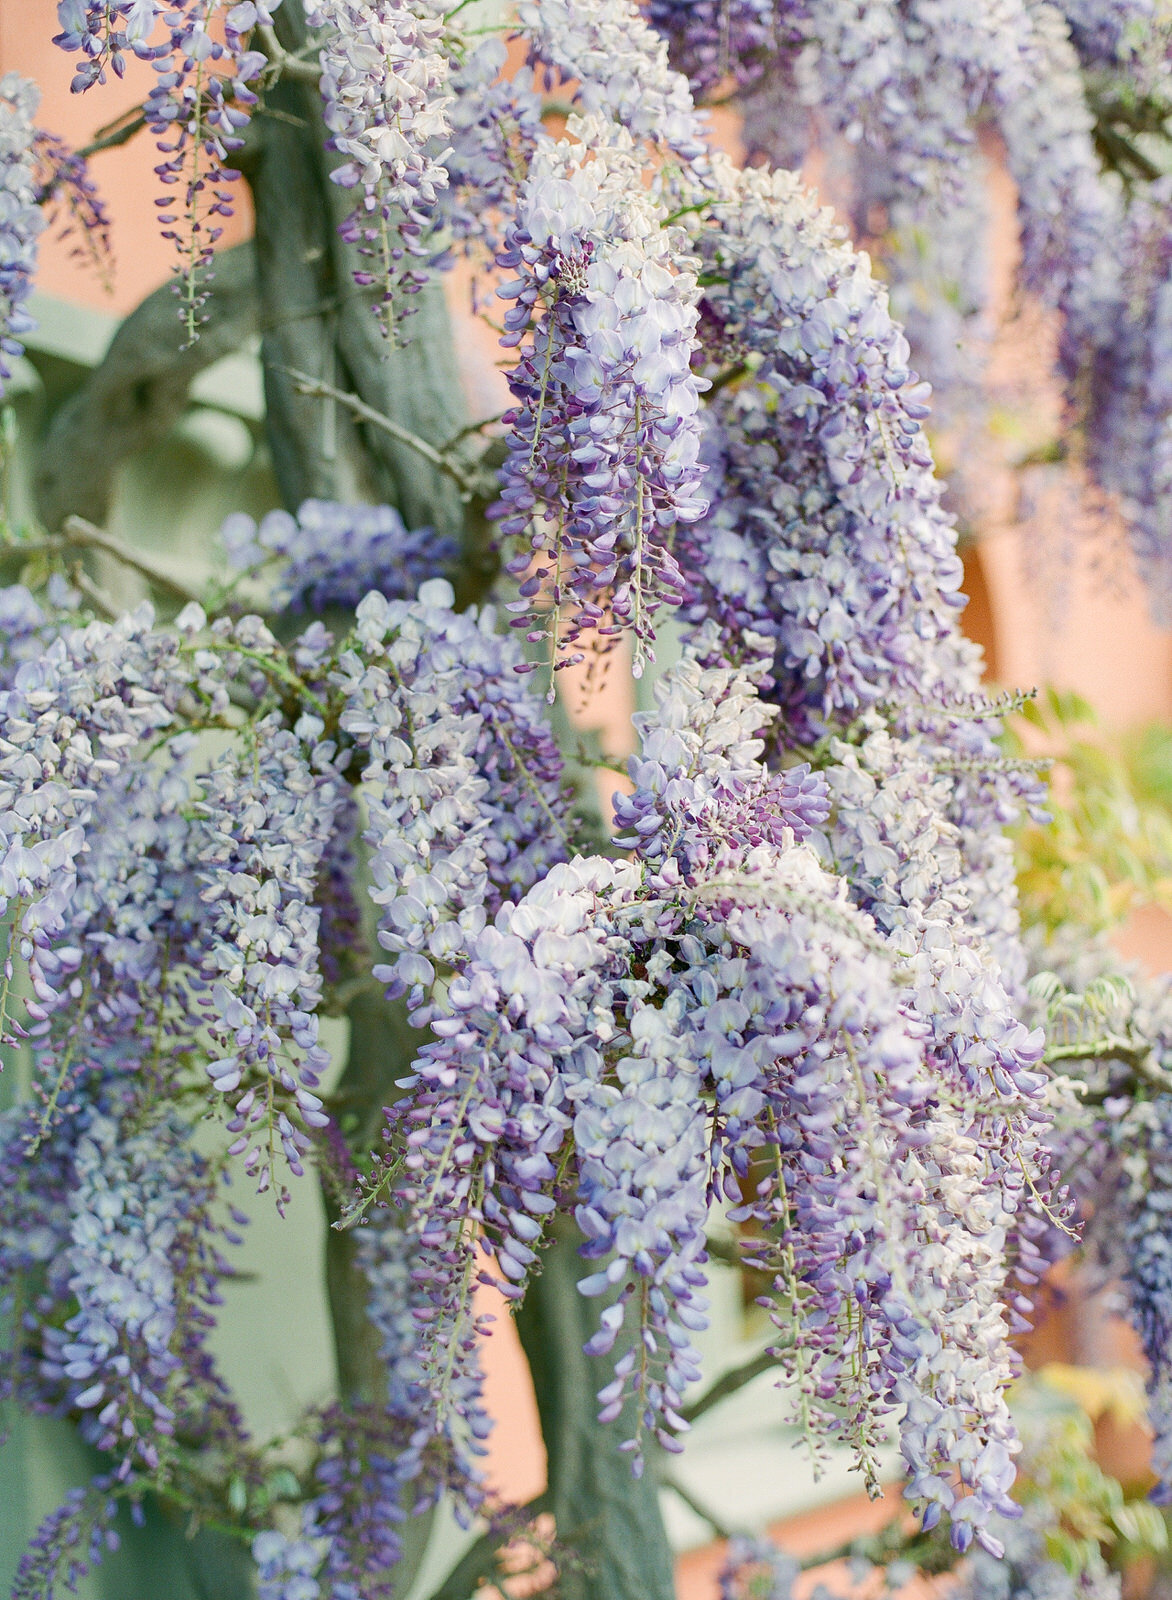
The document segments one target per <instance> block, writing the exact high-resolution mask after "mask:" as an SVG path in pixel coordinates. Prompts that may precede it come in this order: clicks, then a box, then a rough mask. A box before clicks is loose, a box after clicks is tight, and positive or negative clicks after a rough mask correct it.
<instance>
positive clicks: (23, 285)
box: [0, 72, 45, 394]
mask: <svg viewBox="0 0 1172 1600" xmlns="http://www.w3.org/2000/svg"><path fill="white" fill-rule="evenodd" d="M39 103H40V92H39V90H38V89H37V87H36V85H35V84H33V83H30V82H29V80H28V79H27V78H22V77H20V75H19V74H18V73H15V72H6V73H5V74H4V76H3V77H0V394H3V392H4V386H5V384H6V383H7V382H8V380H9V378H11V376H12V368H11V365H10V362H11V360H12V358H13V357H15V356H19V355H21V354H22V353H23V350H24V345H23V343H22V342H21V335H22V334H26V333H28V332H29V330H30V329H31V328H32V327H33V326H34V323H33V320H32V318H31V317H30V316H29V313H28V310H27V309H26V306H25V302H26V300H27V299H28V297H29V295H30V294H31V292H32V286H33V274H34V272H35V271H36V265H37V241H38V240H39V238H40V235H41V231H42V229H43V228H44V226H45V219H44V216H43V214H42V212H41V207H40V205H39V203H38V190H37V181H36V148H35V138H36V135H35V130H34V128H33V120H32V119H33V117H34V116H35V115H36V111H37V106H38V104H39Z"/></svg>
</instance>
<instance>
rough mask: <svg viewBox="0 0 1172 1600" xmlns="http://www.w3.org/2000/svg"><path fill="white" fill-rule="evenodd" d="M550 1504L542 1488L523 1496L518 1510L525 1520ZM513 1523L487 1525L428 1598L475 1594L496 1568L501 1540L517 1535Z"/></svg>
mask: <svg viewBox="0 0 1172 1600" xmlns="http://www.w3.org/2000/svg"><path fill="white" fill-rule="evenodd" d="M549 1506H550V1493H549V1490H548V1489H543V1490H542V1492H541V1493H540V1494H539V1495H535V1496H534V1498H533V1499H532V1500H527V1501H526V1502H525V1504H524V1505H523V1506H521V1507H520V1510H521V1511H523V1512H527V1513H528V1515H529V1520H530V1521H532V1520H533V1518H534V1517H538V1516H540V1515H541V1513H542V1512H543V1511H548V1510H549ZM517 1532H518V1530H517V1527H516V1525H515V1522H514V1525H513V1526H511V1527H508V1526H506V1527H503V1528H489V1529H488V1530H487V1532H485V1533H482V1534H481V1536H480V1538H479V1539H477V1541H476V1543H475V1544H474V1545H473V1546H472V1548H471V1549H470V1550H468V1551H466V1552H465V1554H464V1555H462V1556H461V1557H460V1559H459V1561H457V1562H456V1565H455V1566H454V1567H453V1568H452V1569H451V1571H450V1572H449V1573H448V1575H447V1577H446V1578H445V1579H444V1581H443V1582H442V1583H441V1584H440V1586H439V1588H438V1589H435V1590H433V1591H432V1594H431V1597H430V1600H468V1596H469V1595H471V1594H475V1593H476V1590H477V1589H478V1588H479V1587H480V1585H481V1583H482V1582H483V1581H484V1580H485V1579H486V1578H488V1579H491V1578H492V1576H493V1575H494V1574H495V1572H496V1570H497V1561H496V1556H497V1552H498V1551H499V1550H500V1548H501V1546H502V1545H503V1544H508V1542H509V1541H510V1540H511V1539H515V1538H516V1537H517Z"/></svg>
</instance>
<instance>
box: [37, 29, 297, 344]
mask: <svg viewBox="0 0 1172 1600" xmlns="http://www.w3.org/2000/svg"><path fill="white" fill-rule="evenodd" d="M280 3H281V0H210V3H209V0H176V3H174V4H164V3H163V0H60V4H59V5H58V7H57V14H58V20H59V22H60V24H61V29H62V31H61V32H60V33H59V34H58V35H57V36H56V38H55V39H54V43H55V44H57V45H59V46H60V48H61V49H62V50H65V51H68V52H70V53H80V55H81V57H82V63H81V65H80V67H79V68H78V70H77V72H76V73H75V74H74V77H73V82H72V85H71V87H72V89H73V92H74V93H75V94H79V93H83V92H84V91H85V90H87V89H90V88H92V87H93V86H94V85H95V84H104V83H105V82H106V72H107V68H109V69H110V70H112V71H113V72H114V74H115V76H116V77H119V78H121V77H122V75H123V74H124V72H125V70H126V57H127V55H128V54H130V55H133V56H135V57H137V58H138V59H140V60H143V61H149V62H150V63H151V64H152V65H153V67H154V69H155V72H156V73H157V78H156V81H155V84H154V87H153V88H152V89H151V92H150V94H149V95H148V96H147V99H146V102H145V104H144V106H143V115H144V117H145V119H146V123H147V125H148V127H149V128H150V129H151V131H152V133H153V134H154V135H155V140H156V144H157V147H158V150H159V154H160V157H161V160H160V162H159V164H158V165H157V166H156V167H155V172H156V174H157V176H158V178H159V180H160V182H161V183H162V185H163V191H164V192H163V198H162V200H161V201H160V202H159V213H158V218H159V221H160V223H161V224H162V226H163V238H164V239H166V240H168V241H169V242H170V243H171V244H173V245H174V247H175V250H176V251H177V253H178V256H179V260H178V262H177V263H176V274H177V281H176V289H177V291H178V293H179V295H180V300H181V310H180V317H181V319H182V321H183V325H184V329H185V332H186V335H187V338H188V340H189V341H193V340H194V339H195V338H196V337H197V335H198V330H199V326H200V323H201V321H202V317H203V312H202V307H203V304H204V301H205V299H206V295H207V284H208V282H209V281H210V278H211V275H212V257H213V254H214V251H215V246H216V243H217V242H218V240H219V239H220V238H221V236H222V234H223V231H224V230H223V224H224V221H225V220H226V219H227V218H229V217H231V216H232V212H233V197H232V189H231V185H232V183H233V182H234V181H235V180H236V179H237V178H238V177H239V173H238V172H237V171H236V170H235V168H234V167H233V166H232V163H231V157H232V155H233V153H234V152H236V151H238V150H239V149H240V148H241V146H242V144H243V134H244V129H245V128H246V127H247V126H248V122H249V120H250V115H251V110H252V107H254V106H255V105H256V102H257V95H256V91H255V89H254V88H253V85H254V84H255V82H256V80H257V78H258V77H259V76H260V73H261V71H262V69H263V68H264V67H265V65H266V57H265V56H264V55H263V54H262V53H261V52H260V51H258V50H252V49H250V48H249V41H250V38H251V35H252V31H253V29H254V28H255V27H256V26H257V24H258V23H263V24H266V25H268V24H271V23H272V20H273V17H272V13H273V12H274V11H275V10H276V9H277V7H278V6H279V5H280ZM216 21H221V22H222V32H221V30H218V29H217V28H216V27H215V26H214V25H213V24H214V23H215V22H216ZM160 26H161V29H162V37H161V38H159V37H158V34H159V31H160Z"/></svg>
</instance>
